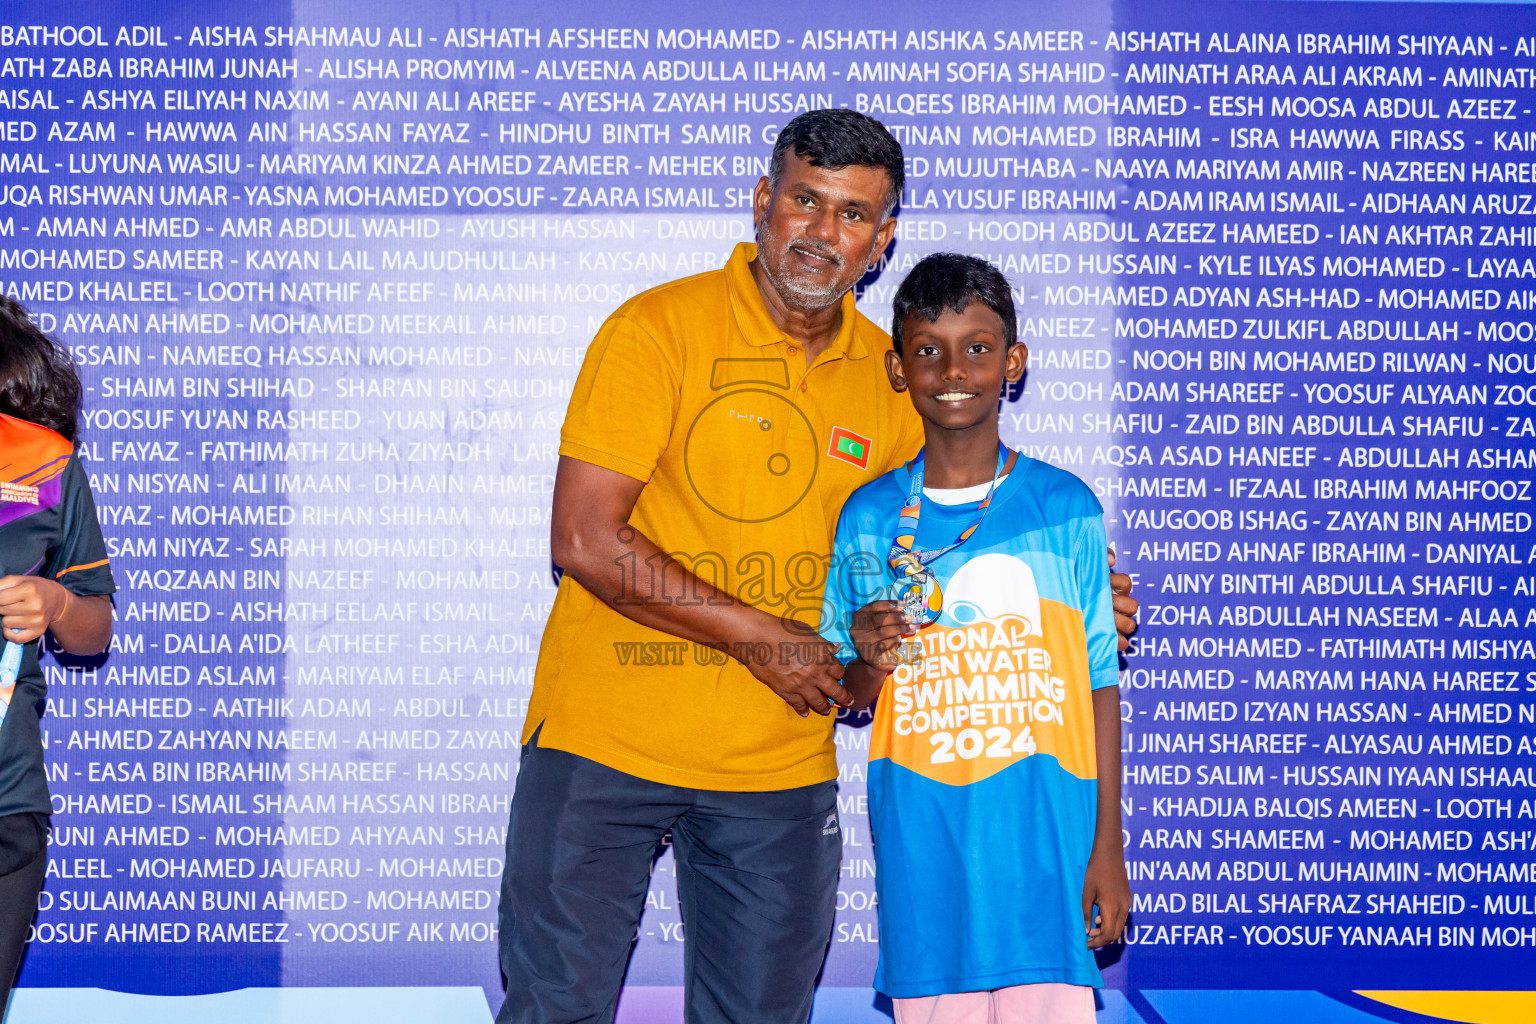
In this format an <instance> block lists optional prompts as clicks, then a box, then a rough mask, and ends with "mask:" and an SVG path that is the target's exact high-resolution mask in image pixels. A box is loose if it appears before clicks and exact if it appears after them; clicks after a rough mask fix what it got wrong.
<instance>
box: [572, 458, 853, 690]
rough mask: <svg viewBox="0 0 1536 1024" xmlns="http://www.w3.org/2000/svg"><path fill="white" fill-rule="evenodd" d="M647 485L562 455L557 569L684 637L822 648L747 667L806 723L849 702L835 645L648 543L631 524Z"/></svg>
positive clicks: (621, 608)
mask: <svg viewBox="0 0 1536 1024" xmlns="http://www.w3.org/2000/svg"><path fill="white" fill-rule="evenodd" d="M644 487H645V485H644V484H643V483H642V482H641V481H639V480H636V479H634V478H633V477H628V476H625V475H624V474H623V473H616V472H614V471H613V470H610V469H604V468H602V467H601V466H594V465H592V464H591V463H588V462H582V461H581V460H580V459H573V458H569V457H566V456H562V457H561V458H560V461H559V464H558V465H557V467H556V469H555V493H554V499H553V508H552V511H551V520H552V525H551V530H550V554H551V556H552V557H553V559H554V562H555V564H556V565H558V566H560V567H561V568H562V569H563V570H564V571H565V572H567V573H569V574H570V575H571V576H572V577H573V578H574V579H575V580H576V581H577V582H578V583H580V584H581V585H582V586H583V587H585V588H587V590H589V591H591V592H592V593H593V594H595V595H596V596H597V597H598V599H599V600H601V601H603V602H604V603H606V604H608V605H609V606H610V607H612V608H614V609H615V610H617V611H618V612H620V613H621V614H623V615H625V616H627V617H629V618H631V619H634V620H635V621H636V622H639V623H641V624H642V625H646V626H650V627H652V628H653V629H659V630H662V631H663V632H666V633H671V634H672V635H673V636H677V637H681V638H682V639H684V640H693V641H695V642H697V643H702V644H708V645H712V646H720V645H725V647H724V649H725V650H727V651H736V650H740V649H741V648H738V647H737V646H736V645H738V644H758V643H766V644H767V645H768V647H769V650H771V651H773V652H775V655H777V653H778V652H779V651H780V649H781V648H780V646H779V645H780V644H781V643H793V644H795V645H796V650H801V651H813V650H816V649H817V646H816V645H820V647H821V648H825V650H824V651H822V654H823V655H824V657H821V658H812V659H809V660H808V661H807V660H804V659H786V658H779V657H777V656H776V657H773V658H770V659H769V660H768V662H767V663H765V664H759V663H758V662H759V661H760V659H757V658H752V659H749V660H746V661H743V662H742V663H743V664H744V665H746V667H747V669H748V670H749V671H750V672H751V673H752V674H753V675H754V676H756V677H757V678H758V679H759V680H760V681H762V682H763V683H764V684H765V685H766V686H768V688H769V689H771V690H773V692H775V693H777V694H778V695H779V696H780V697H782V698H783V699H784V702H785V703H786V704H788V705H789V706H790V707H791V708H793V709H794V710H795V712H796V713H797V714H799V715H801V716H802V717H803V716H804V715H806V714H807V713H808V712H810V711H814V712H816V713H817V714H820V715H825V714H827V713H828V712H830V711H831V710H832V707H833V705H834V704H847V703H849V701H850V700H851V697H850V696H849V694H848V691H847V690H845V689H844V688H843V687H842V686H841V685H840V684H839V683H838V678H839V677H840V676H841V675H842V673H843V667H842V664H841V663H840V662H839V661H838V660H837V658H836V657H835V656H834V655H835V649H834V648H833V647H832V645H831V644H828V643H826V642H825V641H823V640H820V639H818V638H817V637H816V634H815V631H814V630H812V629H810V628H809V627H808V626H805V625H804V624H802V623H799V622H796V621H794V620H792V619H781V618H779V617H778V616H776V615H770V614H769V613H767V612H763V611H759V610H758V609H756V608H753V607H752V606H750V605H747V604H744V603H742V602H741V601H738V600H736V598H735V597H733V596H732V595H730V594H727V593H726V592H725V591H723V590H719V589H716V588H715V587H713V586H711V585H710V584H708V583H706V582H705V581H703V580H701V579H699V578H698V577H697V576H695V575H693V574H692V573H690V572H689V571H688V570H687V569H685V568H684V567H683V566H682V565H680V564H678V563H677V562H676V561H674V560H672V559H671V558H669V557H667V555H666V554H665V553H664V552H663V551H662V550H661V549H660V548H658V547H657V546H656V545H655V543H654V542H652V541H651V539H650V538H649V537H646V536H645V535H644V534H642V533H641V532H640V531H639V530H637V529H635V528H634V527H633V526H630V525H629V516H630V513H632V512H633V511H634V508H635V502H636V501H637V500H639V498H640V491H641V490H642V489H643V488H644Z"/></svg>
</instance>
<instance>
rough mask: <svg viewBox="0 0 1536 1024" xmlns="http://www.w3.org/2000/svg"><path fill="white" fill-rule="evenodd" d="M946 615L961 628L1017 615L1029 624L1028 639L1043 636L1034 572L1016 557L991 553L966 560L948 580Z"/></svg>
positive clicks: (945, 603)
mask: <svg viewBox="0 0 1536 1024" xmlns="http://www.w3.org/2000/svg"><path fill="white" fill-rule="evenodd" d="M944 611H945V613H946V614H947V615H948V616H949V617H950V618H951V619H953V620H954V621H955V624H956V625H960V626H968V625H970V624H971V623H974V622H980V621H982V620H983V619H1000V618H1002V617H1003V616H1005V615H1014V616H1017V617H1018V618H1021V619H1023V620H1024V621H1025V622H1027V623H1029V627H1030V628H1029V629H1028V630H1027V632H1028V633H1029V635H1031V636H1042V635H1043V634H1042V632H1041V629H1040V621H1041V620H1040V588H1039V587H1037V586H1036V585H1035V574H1034V571H1033V570H1032V569H1030V567H1029V565H1028V564H1027V563H1026V562H1024V561H1023V560H1022V559H1020V558H1016V557H1014V556H1013V555H1004V554H998V553H996V552H992V553H988V554H984V555H977V556H976V557H975V558H972V559H969V560H967V561H966V563H965V564H964V565H962V566H961V567H960V568H959V569H957V570H956V571H955V574H954V575H953V576H951V577H950V578H949V585H948V586H947V587H946V590H945V599H944Z"/></svg>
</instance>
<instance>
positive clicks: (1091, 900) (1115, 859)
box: [1083, 638, 1131, 949]
mask: <svg viewBox="0 0 1536 1024" xmlns="http://www.w3.org/2000/svg"><path fill="white" fill-rule="evenodd" d="M1122 639H1123V638H1122ZM1093 742H1094V752H1095V754H1096V755H1097V757H1098V765H1099V784H1098V788H1099V806H1098V814H1097V817H1096V819H1095V823H1094V830H1093V852H1092V853H1090V854H1089V855H1088V870H1087V872H1086V873H1085V874H1084V875H1083V927H1084V928H1085V929H1086V930H1087V933H1088V948H1089V949H1098V948H1099V947H1101V946H1107V945H1109V944H1110V943H1112V942H1118V941H1119V940H1120V933H1121V932H1122V931H1124V930H1125V917H1126V914H1128V913H1129V912H1130V909H1131V883H1130V882H1129V881H1128V880H1127V879H1126V875H1125V846H1124V843H1123V841H1122V840H1121V837H1120V687H1118V686H1103V687H1100V688H1099V689H1097V690H1094V691H1093ZM1094 904H1098V907H1099V913H1098V916H1095V915H1094V913H1093V907H1094Z"/></svg>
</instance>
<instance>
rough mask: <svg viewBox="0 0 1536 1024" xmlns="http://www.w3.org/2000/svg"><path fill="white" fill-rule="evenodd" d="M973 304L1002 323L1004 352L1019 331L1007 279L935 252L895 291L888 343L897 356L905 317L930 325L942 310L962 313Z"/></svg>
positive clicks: (980, 263) (978, 262)
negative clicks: (989, 312)
mask: <svg viewBox="0 0 1536 1024" xmlns="http://www.w3.org/2000/svg"><path fill="white" fill-rule="evenodd" d="M973 302H980V303H981V304H982V305H984V306H986V307H988V308H989V309H991V310H992V312H994V313H996V314H997V318H998V319H999V320H1001V321H1002V322H1003V348H1004V350H1007V348H1008V347H1009V346H1011V345H1012V344H1013V343H1014V341H1015V340H1017V338H1018V329H1019V328H1018V321H1017V319H1016V318H1015V314H1014V311H1013V292H1012V291H1011V290H1010V289H1009V287H1008V280H1007V278H1005V277H1003V275H1002V274H1001V273H1000V272H999V271H998V269H997V268H996V267H994V266H993V265H992V264H990V263H988V262H987V261H986V260H982V259H977V258H976V257H975V256H962V255H961V254H960V253H957V252H936V253H934V254H933V255H932V256H928V257H926V258H925V259H923V260H922V262H920V263H918V265H917V266H915V267H913V268H912V272H911V273H910V274H908V275H907V279H906V280H905V281H903V282H901V287H900V288H897V289H896V299H895V301H894V302H893V303H892V312H893V313H894V314H895V315H894V317H893V318H892V320H891V342H892V343H893V344H894V345H895V346H896V354H897V355H900V354H901V335H902V322H903V321H904V320H906V318H907V317H909V316H920V317H922V318H923V319H924V320H926V321H928V322H929V323H933V322H934V321H936V320H938V318H939V317H941V316H943V315H944V311H945V310H946V309H951V310H954V311H955V312H956V313H962V312H964V311H965V307H966V306H969V305H970V304H971V303H973Z"/></svg>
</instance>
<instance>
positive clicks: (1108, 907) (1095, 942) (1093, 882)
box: [1083, 848, 1131, 949]
mask: <svg viewBox="0 0 1536 1024" xmlns="http://www.w3.org/2000/svg"><path fill="white" fill-rule="evenodd" d="M1095 903H1097V904H1098V905H1099V914H1098V916H1097V917H1095V916H1094V914H1093V905H1094V904H1095ZM1130 909H1131V883H1130V881H1129V880H1128V879H1127V878H1126V877H1125V854H1124V853H1123V852H1121V851H1120V850H1119V849H1114V850H1111V851H1109V852H1108V853H1103V854H1101V853H1100V852H1099V851H1098V849H1097V848H1095V849H1094V852H1093V855H1092V856H1090V857H1089V858H1088V870H1087V871H1086V872H1084V874H1083V928H1084V930H1085V931H1087V933H1088V948H1089V949H1099V948H1101V947H1103V946H1108V945H1109V944H1111V943H1114V942H1119V941H1120V933H1121V932H1123V931H1125V916H1126V914H1128V913H1129V912H1130Z"/></svg>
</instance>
